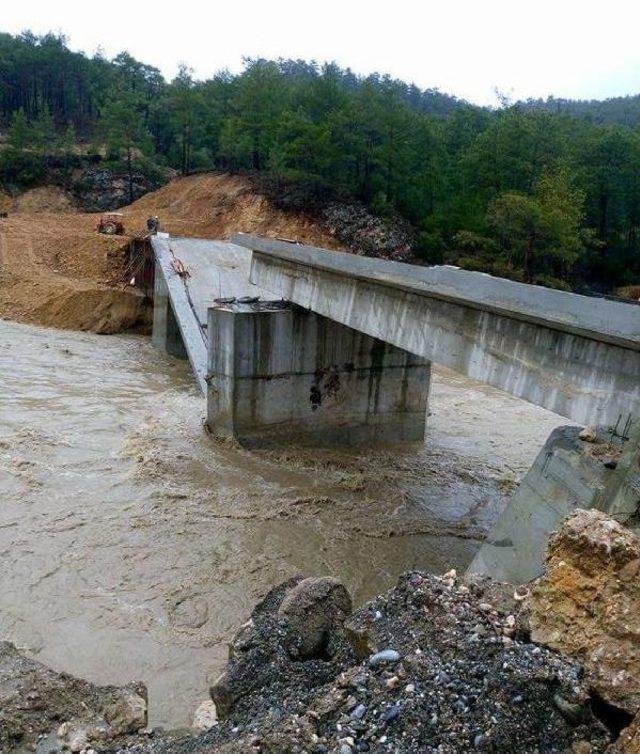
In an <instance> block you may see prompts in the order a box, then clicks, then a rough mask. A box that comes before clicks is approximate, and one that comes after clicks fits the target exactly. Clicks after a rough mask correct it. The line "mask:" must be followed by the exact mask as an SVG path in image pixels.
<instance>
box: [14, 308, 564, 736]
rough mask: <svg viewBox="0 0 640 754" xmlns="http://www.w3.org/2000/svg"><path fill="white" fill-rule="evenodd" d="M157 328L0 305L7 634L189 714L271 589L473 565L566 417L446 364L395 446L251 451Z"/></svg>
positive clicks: (156, 720)
mask: <svg viewBox="0 0 640 754" xmlns="http://www.w3.org/2000/svg"><path fill="white" fill-rule="evenodd" d="M204 411H205V405H204V400H203V399H202V398H201V396H200V395H199V394H198V393H197V392H196V390H195V387H194V383H193V380H192V377H191V374H190V372H189V369H188V367H187V366H186V365H185V364H184V363H182V362H176V361H174V360H172V359H171V358H169V357H167V356H165V355H163V354H161V353H158V352H157V351H156V350H154V349H153V348H152V347H151V345H150V342H149V340H148V339H145V338H143V337H134V336H108V337H107V336H95V335H91V334H81V333H74V332H65V331H56V330H47V329H42V328H36V327H30V326H25V325H18V324H14V323H10V322H5V321H0V639H9V640H11V641H13V642H15V643H16V644H17V645H18V646H19V647H21V648H23V649H24V650H25V651H27V652H28V653H29V654H31V655H33V656H35V657H37V658H38V659H40V660H42V661H43V662H45V663H47V664H49V665H50V666H52V667H53V668H55V669H56V670H65V671H68V672H71V673H74V674H76V675H79V676H82V677H85V678H88V679H89V680H91V681H94V682H97V683H117V684H119V683H123V682H126V681H130V680H133V679H139V680H142V681H144V682H145V683H146V685H147V687H148V689H149V706H150V720H151V723H152V724H156V725H158V724H162V725H167V726H178V725H185V724H189V723H190V720H191V717H192V714H193V711H194V709H195V707H196V706H197V705H198V704H199V703H200V702H201V701H202V700H204V699H205V698H206V697H207V689H208V686H209V684H210V682H211V681H212V680H214V679H215V678H216V676H217V675H218V674H219V672H220V671H221V669H222V668H223V665H224V663H225V660H226V641H227V640H228V638H229V637H230V636H231V635H232V633H233V632H234V630H235V629H236V628H237V626H238V625H240V624H241V623H242V622H243V621H244V620H245V619H246V617H247V616H248V614H249V612H250V610H251V608H252V606H253V605H254V603H255V602H256V600H257V599H258V598H259V597H260V596H261V595H263V594H264V592H265V591H266V590H267V589H269V588H270V587H271V586H273V585H274V584H276V583H277V582H279V581H281V580H283V579H285V578H287V577H289V576H292V575H294V574H296V573H305V574H308V575H315V574H332V575H335V576H337V577H339V578H341V579H342V580H343V581H344V582H345V583H346V584H347V585H348V587H349V588H350V590H351V592H352V594H353V596H354V598H355V600H356V602H361V601H364V600H366V599H367V598H369V597H371V596H372V595H374V594H376V593H377V592H379V591H381V590H384V589H385V588H387V587H388V586H390V585H391V584H392V583H393V582H394V580H395V579H396V577H397V576H398V574H399V573H401V572H402V571H404V570H406V569H408V568H413V567H418V568H422V569H427V570H434V571H442V570H443V569H449V568H451V567H457V568H462V567H464V566H465V564H466V563H468V561H469V560H470V559H471V557H472V556H473V554H474V552H475V551H476V549H477V547H478V545H479V538H480V537H481V536H482V534H483V532H485V531H486V529H487V527H488V526H489V525H490V524H491V523H492V522H493V521H494V520H495V518H496V516H497V515H498V514H499V512H500V511H501V510H502V508H503V507H504V505H505V504H506V502H507V499H508V496H509V494H510V493H511V492H512V490H513V488H514V484H515V482H516V480H517V479H518V478H519V476H520V475H521V474H522V473H523V471H525V470H526V468H527V467H528V465H529V464H530V462H531V461H532V459H533V457H534V456H535V454H536V452H537V450H538V449H539V447H540V445H541V444H542V442H543V441H544V439H545V438H546V436H547V435H548V433H549V432H550V431H551V429H552V428H553V427H555V426H557V425H558V424H560V423H562V420H561V419H560V417H558V416H555V415H554V414H551V413H549V412H547V411H544V410H542V409H538V408H535V407H533V406H530V405H528V404H525V403H523V402H521V401H518V400H516V399H513V398H511V397H509V396H507V395H505V394H502V393H499V392H498V391H496V390H493V389H491V388H488V387H485V386H482V385H478V384H476V383H472V382H471V381H469V380H467V379H465V378H461V377H457V376H454V375H453V374H451V373H448V372H442V371H437V372H436V375H435V379H434V385H433V391H432V399H431V412H432V415H431V417H430V419H429V437H428V440H427V442H426V443H425V445H424V446H423V447H420V448H413V449H405V450H402V451H399V450H393V449H388V450H383V451H381V450H377V451H366V450H363V449H360V450H354V451H348V452H338V451H329V450H325V451H309V450H307V451H298V450H297V449H295V448H291V449H290V450H288V451H286V452H248V451H245V450H242V449H238V448H235V447H233V446H231V445H224V444H220V443H217V442H216V441H214V440H213V439H212V438H211V437H210V436H208V435H207V434H206V432H205V431H204V429H203V416H204Z"/></svg>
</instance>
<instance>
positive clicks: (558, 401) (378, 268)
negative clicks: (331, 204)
mask: <svg viewBox="0 0 640 754" xmlns="http://www.w3.org/2000/svg"><path fill="white" fill-rule="evenodd" d="M232 241H233V242H234V243H236V244H239V245H243V246H246V247H247V248H249V249H251V250H252V252H253V255H252V262H251V274H250V279H251V281H252V282H253V283H255V284H257V285H259V286H260V287H261V288H263V289H266V290H268V291H271V292H273V293H274V294H276V295H279V296H282V298H284V299H286V300H287V301H291V302H294V303H296V304H298V305H300V306H303V307H305V308H307V309H309V310H311V311H313V312H316V313H317V314H320V315H322V316H324V317H328V318H329V319H333V320H335V321H336V322H339V323H341V324H343V325H346V326H348V327H351V328H353V329H355V330H358V331H360V332H363V333H366V334H367V335H370V336H372V337H374V338H378V339H380V340H383V341H385V342H387V343H391V344H393V345H395V346H397V347H398V348H402V349H404V350H406V351H408V352H410V353H413V354H416V355H418V356H422V357H423V358H425V359H427V360H429V361H432V362H436V363H439V364H443V365H445V366H448V367H450V368H452V369H454V370H456V371H458V372H460V373H462V374H465V375H468V376H469V377H472V378H474V379H477V380H479V381H481V382H485V383H487V384H489V385H493V386H494V387H497V388H500V389H502V390H505V391H507V392H509V393H511V394H512V395H515V396H517V397H519V398H523V399H524V400H527V401H529V402H531V403H534V404H536V405H538V406H543V407H545V408H547V409H550V410H551V411H555V412H556V413H558V414H561V415H563V416H566V417H568V418H570V419H572V420H573V421H576V422H579V423H581V424H615V422H616V421H617V420H618V417H619V416H620V415H623V416H626V415H628V414H632V415H635V416H640V307H637V306H635V305H633V304H626V303H622V302H616V301H610V300H607V299H601V298H591V297H587V296H578V295H576V294H572V293H566V292H564V291H556V290H551V289H548V288H542V287H539V286H531V285H525V284H522V283H516V282H513V281H509V280H503V279H500V278H494V277H492V276H489V275H485V274H483V273H476V272H468V271H464V270H458V269H456V268H451V267H431V268H426V267H417V266H413V265H407V264H400V263H396V262H387V261H384V260H378V259H367V258H363V257H358V256H354V255H350V254H344V253H340V252H332V251H327V250H326V249H317V248H314V247H308V246H301V245H296V244H291V243H284V242H278V241H272V240H269V239H264V238H259V237H255V236H248V235H244V234H239V235H237V236H234V238H233V239H232Z"/></svg>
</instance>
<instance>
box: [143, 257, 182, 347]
mask: <svg viewBox="0 0 640 754" xmlns="http://www.w3.org/2000/svg"><path fill="white" fill-rule="evenodd" d="M151 342H152V344H153V345H154V346H155V347H156V348H160V349H161V350H163V351H166V352H167V353H168V354H170V355H171V356H174V357H175V358H177V359H186V358H188V355H187V350H186V348H185V347H184V342H183V340H182V334H181V332H180V328H179V326H178V321H177V319H176V316H175V314H174V311H173V306H172V304H171V298H170V296H169V288H168V286H167V283H166V281H165V278H164V275H163V273H162V270H161V269H160V265H159V264H156V266H155V277H154V288H153V330H152V334H151Z"/></svg>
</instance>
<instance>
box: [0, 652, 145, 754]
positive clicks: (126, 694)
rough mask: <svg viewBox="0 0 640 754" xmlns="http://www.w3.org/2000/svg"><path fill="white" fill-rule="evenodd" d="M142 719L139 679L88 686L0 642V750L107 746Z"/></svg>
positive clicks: (124, 737)
mask: <svg viewBox="0 0 640 754" xmlns="http://www.w3.org/2000/svg"><path fill="white" fill-rule="evenodd" d="M146 724H147V691H146V688H145V687H144V686H143V685H142V684H135V683H134V684H129V685H127V686H124V687H121V688H119V687H116V686H94V685H93V684H91V683H89V682H88V681H82V680H79V679H77V678H74V677H72V676H70V675H67V674H65V673H55V672H54V671H53V670H50V669H49V668H47V667H45V666H44V665H42V664H41V663H39V662H36V661H35V660H31V659H29V658H27V657H25V656H24V655H22V654H21V653H20V652H19V651H18V650H17V649H16V647H15V646H14V645H13V644H10V643H9V642H0V752H9V751H21V752H23V751H28V750H36V751H38V752H41V754H48V753H49V752H50V751H61V750H62V748H65V749H67V750H68V751H72V752H79V751H84V750H86V749H88V748H89V747H94V748H96V749H98V750H104V749H111V748H115V747H116V746H123V745H126V743H127V741H128V740H129V734H136V733H137V732H138V730H139V729H141V728H144V727H145V726H146ZM36 747H37V748H36Z"/></svg>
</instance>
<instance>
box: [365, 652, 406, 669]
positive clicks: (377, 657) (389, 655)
mask: <svg viewBox="0 0 640 754" xmlns="http://www.w3.org/2000/svg"><path fill="white" fill-rule="evenodd" d="M399 659H400V653H399V652H396V650H395V649H384V650H383V651H382V652H376V654H374V655H371V657H370V658H369V665H370V666H371V667H376V666H377V665H383V664H385V663H387V662H390V663H392V662H398V660H399Z"/></svg>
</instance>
